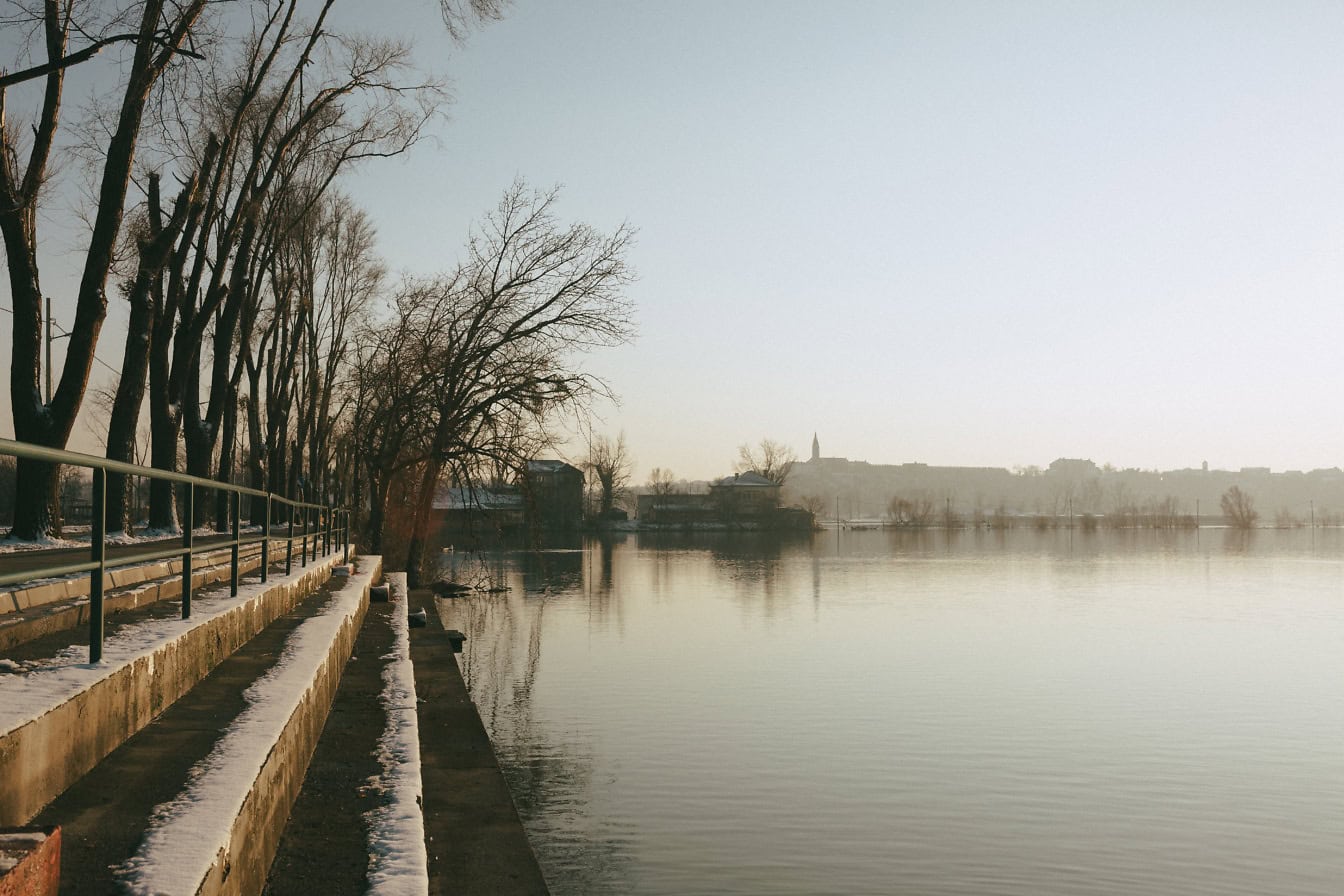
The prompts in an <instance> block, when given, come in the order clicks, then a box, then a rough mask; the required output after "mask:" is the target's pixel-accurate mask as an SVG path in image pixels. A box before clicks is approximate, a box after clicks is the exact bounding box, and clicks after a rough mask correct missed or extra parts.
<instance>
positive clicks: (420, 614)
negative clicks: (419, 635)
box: [406, 610, 429, 628]
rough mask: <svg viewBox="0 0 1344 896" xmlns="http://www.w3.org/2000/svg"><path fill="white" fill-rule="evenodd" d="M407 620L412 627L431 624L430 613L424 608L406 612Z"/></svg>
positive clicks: (422, 626)
mask: <svg viewBox="0 0 1344 896" xmlns="http://www.w3.org/2000/svg"><path fill="white" fill-rule="evenodd" d="M406 621H407V622H408V623H410V626H411V628H424V627H425V626H427V625H429V614H428V613H426V612H425V611H424V610H416V611H415V612H414V613H407V614H406Z"/></svg>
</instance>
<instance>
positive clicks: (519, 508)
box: [433, 486, 526, 536]
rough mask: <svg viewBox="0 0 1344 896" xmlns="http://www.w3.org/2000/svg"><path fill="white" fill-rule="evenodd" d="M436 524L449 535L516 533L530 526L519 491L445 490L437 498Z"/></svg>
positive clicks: (493, 489)
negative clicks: (524, 526)
mask: <svg viewBox="0 0 1344 896" xmlns="http://www.w3.org/2000/svg"><path fill="white" fill-rule="evenodd" d="M433 512H434V522H435V525H436V526H437V528H438V529H439V530H440V531H441V532H443V533H444V534H446V535H453V536H458V535H461V534H463V533H468V532H470V533H475V534H487V533H491V532H493V533H506V532H514V531H517V530H519V529H521V528H522V526H523V524H524V522H526V516H525V513H524V507H523V496H522V494H521V493H520V492H519V491H518V489H517V488H514V487H512V486H504V487H501V488H441V489H439V490H438V491H437V492H436V493H435V495H434V510H433Z"/></svg>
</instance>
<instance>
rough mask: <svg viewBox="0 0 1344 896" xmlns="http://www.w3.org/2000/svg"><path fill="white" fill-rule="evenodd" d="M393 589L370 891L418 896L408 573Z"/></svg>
mask: <svg viewBox="0 0 1344 896" xmlns="http://www.w3.org/2000/svg"><path fill="white" fill-rule="evenodd" d="M387 580H388V584H389V585H390V586H391V589H392V604H393V606H392V614H391V616H392V630H393V633H394V635H395V641H394V642H393V645H392V652H391V653H389V654H387V655H386V656H384V657H383V660H385V661H386V664H385V665H384V666H383V691H382V693H381V694H380V695H379V702H381V703H382V705H383V708H384V709H385V710H386V711H387V727H386V728H385V729H384V730H383V736H382V737H381V738H379V740H378V761H379V762H380V763H381V764H382V766H383V772H382V774H381V775H379V776H378V777H377V778H376V779H375V782H374V786H375V787H377V788H378V789H379V790H381V791H382V793H383V795H384V799H385V800H386V802H385V803H384V805H382V806H380V807H379V808H377V809H375V810H373V811H372V812H370V813H368V815H367V816H366V817H367V818H368V821H369V893H370V894H374V896H402V894H407V896H412V894H415V896H419V894H423V893H427V892H428V891H429V858H428V856H427V855H426V852H425V816H424V812H423V810H422V809H421V803H420V796H421V781H420V725H419V717H418V714H417V709H416V707H417V703H416V697H415V668H414V667H413V666H412V665H411V639H410V632H409V629H408V627H407V624H406V608H407V603H406V599H407V588H406V573H404V572H394V573H389V574H388V576H387Z"/></svg>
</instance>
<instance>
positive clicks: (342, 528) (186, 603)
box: [0, 439, 351, 663]
mask: <svg viewBox="0 0 1344 896" xmlns="http://www.w3.org/2000/svg"><path fill="white" fill-rule="evenodd" d="M0 454H6V455H10V456H11V457H16V458H25V459H28V460H36V461H45V462H47V463H52V464H63V465H68V466H78V467H87V468H89V469H91V470H92V471H93V519H92V527H91V531H90V537H89V559H88V560H87V561H84V562H82V563H59V564H54V565H51V566H41V567H37V568H29V569H25V570H23V571H22V572H19V571H13V572H3V571H0V587H3V586H5V585H14V584H18V583H21V582H26V581H30V580H33V579H50V578H58V577H61V576H69V575H77V574H79V573H83V572H87V573H88V574H89V662H90V663H96V662H98V661H99V660H101V659H102V656H103V620H104V611H103V580H104V578H105V576H106V573H107V570H108V569H113V568H117V567H122V566H135V565H139V564H142V563H149V562H153V561H155V560H166V559H171V558H175V557H180V558H181V559H182V618H183V619H189V618H190V617H191V593H192V587H191V580H192V562H191V561H192V558H193V557H194V556H195V555H197V554H203V553H207V552H210V553H213V552H215V551H219V550H222V549H225V548H228V549H229V567H230V569H229V595H230V596H231V597H232V596H236V595H237V594H238V579H239V571H238V564H239V550H240V549H241V548H243V547H245V546H247V545H252V544H260V545H261V581H262V582H266V581H267V580H268V577H269V573H270V564H271V542H273V541H283V542H285V575H289V574H290V573H291V572H293V569H294V542H295V539H296V538H298V539H299V541H300V547H299V564H300V566H307V565H308V564H309V563H310V562H312V561H315V560H317V558H318V551H319V547H320V549H321V551H322V556H329V555H330V554H331V553H333V552H334V551H344V556H343V562H345V563H349V562H350V525H351V513H350V510H349V509H348V508H344V507H338V506H336V505H327V504H315V503H312V502H308V501H298V500H294V499H291V498H286V497H284V496H282V495H277V494H274V493H273V492H266V491H260V490H258V489H254V488H249V487H247V486H243V485H234V484H232V483H228V482H217V481H215V480H213V479H205V478H203V477H200V476H192V475H189V474H187V473H176V472H169V471H167V470H156V469H154V468H152V467H141V466H138V465H136V464H128V463H123V462H122V461H116V460H108V459H107V458H105V457H96V456H94V455H91V454H80V453H78V452H75V451H63V450H59V449H56V448H45V447H42V446H40V445H30V444H28V443H26V442H15V441H11V440H9V439H0ZM108 473H120V474H122V475H125V476H140V477H143V478H146V479H161V480H166V481H169V482H175V483H178V484H180V485H183V486H185V488H184V489H183V493H182V506H181V508H180V513H179V517H180V519H181V520H182V543H181V546H171V547H162V548H153V549H150V550H145V551H137V552H135V553H132V554H124V555H122V556H119V557H116V558H114V559H112V560H109V559H108V557H107V532H106V531H105V519H104V517H105V514H106V510H107V474H108ZM197 489H209V490H211V491H225V492H229V496H228V499H227V505H228V517H229V519H228V524H229V526H228V536H229V537H228V539H227V540H211V542H210V543H209V544H203V545H199V546H197V545H195V544H193V540H192V534H193V533H192V526H191V521H192V519H193V516H194V510H195V503H196V491H197ZM243 495H247V496H249V497H251V498H252V499H254V500H262V501H264V502H265V511H264V514H263V522H262V526H261V532H260V533H258V534H255V535H244V534H243V533H242V497H243ZM278 508H288V511H289V512H288V513H286V514H285V515H284V516H285V519H286V522H287V523H288V525H287V527H286V530H285V534H283V535H276V534H275V533H274V531H273V528H274V525H273V524H274V521H275V520H276V518H277V516H278V514H277V512H276V511H277V509H278ZM296 517H297V518H299V519H300V520H301V522H302V528H301V529H300V530H299V531H298V532H297V533H296V532H295V518H296ZM310 541H311V547H312V550H311V552H310V551H309V543H310Z"/></svg>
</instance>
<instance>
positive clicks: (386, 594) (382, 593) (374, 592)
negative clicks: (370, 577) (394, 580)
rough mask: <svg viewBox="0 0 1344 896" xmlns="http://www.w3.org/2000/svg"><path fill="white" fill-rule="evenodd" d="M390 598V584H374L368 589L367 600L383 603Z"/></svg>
mask: <svg viewBox="0 0 1344 896" xmlns="http://www.w3.org/2000/svg"><path fill="white" fill-rule="evenodd" d="M391 599H392V586H390V585H374V586H373V587H371V588H370V589H369V602H370V603H375V604H385V603H387V602H388V601H389V600H391Z"/></svg>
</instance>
